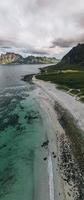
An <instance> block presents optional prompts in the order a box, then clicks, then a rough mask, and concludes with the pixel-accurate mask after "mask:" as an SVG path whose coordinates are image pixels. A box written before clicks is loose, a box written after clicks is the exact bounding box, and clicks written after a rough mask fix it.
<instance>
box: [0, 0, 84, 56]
mask: <svg viewBox="0 0 84 200" xmlns="http://www.w3.org/2000/svg"><path fill="white" fill-rule="evenodd" d="M83 42H84V0H1V1H0V52H5V51H15V52H20V53H23V54H24V55H26V54H34V55H49V56H56V57H57V58H61V57H62V56H63V55H64V54H65V53H66V52H68V51H69V49H71V48H72V47H73V46H74V45H76V44H77V43H83Z"/></svg>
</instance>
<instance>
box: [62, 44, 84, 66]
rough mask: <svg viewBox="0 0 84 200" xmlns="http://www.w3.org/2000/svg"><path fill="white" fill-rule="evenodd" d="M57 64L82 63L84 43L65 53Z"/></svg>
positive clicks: (83, 62) (83, 63)
mask: <svg viewBox="0 0 84 200" xmlns="http://www.w3.org/2000/svg"><path fill="white" fill-rule="evenodd" d="M59 64H63V65H75V64H76V65H81V66H82V65H84V44H78V45H77V46H76V47H73V48H72V49H71V50H70V51H69V53H67V54H66V55H65V56H64V57H63V59H62V60H61V62H60V63H59Z"/></svg>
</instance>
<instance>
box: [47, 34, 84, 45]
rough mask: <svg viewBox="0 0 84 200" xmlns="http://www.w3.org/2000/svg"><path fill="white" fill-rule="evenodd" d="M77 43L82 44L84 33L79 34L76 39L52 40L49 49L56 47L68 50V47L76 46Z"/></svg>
mask: <svg viewBox="0 0 84 200" xmlns="http://www.w3.org/2000/svg"><path fill="white" fill-rule="evenodd" d="M78 43H84V33H83V34H80V35H78V36H76V37H74V36H73V38H65V39H64V38H58V39H54V40H53V41H52V44H51V46H50V48H55V47H56V46H58V47H62V48H69V47H72V46H74V45H77V44H78Z"/></svg>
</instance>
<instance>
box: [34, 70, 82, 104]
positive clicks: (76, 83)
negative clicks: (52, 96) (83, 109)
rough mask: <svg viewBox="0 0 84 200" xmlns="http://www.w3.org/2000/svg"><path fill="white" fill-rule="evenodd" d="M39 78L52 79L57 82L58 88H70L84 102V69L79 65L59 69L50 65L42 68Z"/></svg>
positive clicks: (51, 80)
mask: <svg viewBox="0 0 84 200" xmlns="http://www.w3.org/2000/svg"><path fill="white" fill-rule="evenodd" d="M36 78H37V79H42V80H44V81H50V82H52V83H55V84H57V85H58V86H57V87H58V89H63V90H66V91H68V90H70V94H72V95H77V96H78V97H79V99H80V100H81V101H82V102H84V97H83V96H84V70H83V69H82V68H81V67H80V70H79V69H78V66H77V67H75V69H74V68H73V69H72V67H71V68H70V67H69V69H66V67H65V69H64V67H63V69H58V67H57V68H56V67H55V66H52V67H51V66H50V67H47V68H44V69H43V70H41V73H40V74H38V75H37V76H36Z"/></svg>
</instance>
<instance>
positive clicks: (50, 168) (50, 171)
mask: <svg viewBox="0 0 84 200" xmlns="http://www.w3.org/2000/svg"><path fill="white" fill-rule="evenodd" d="M48 178H49V195H50V200H55V198H54V178H53V165H52V158H51V153H50V152H49V155H48Z"/></svg>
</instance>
